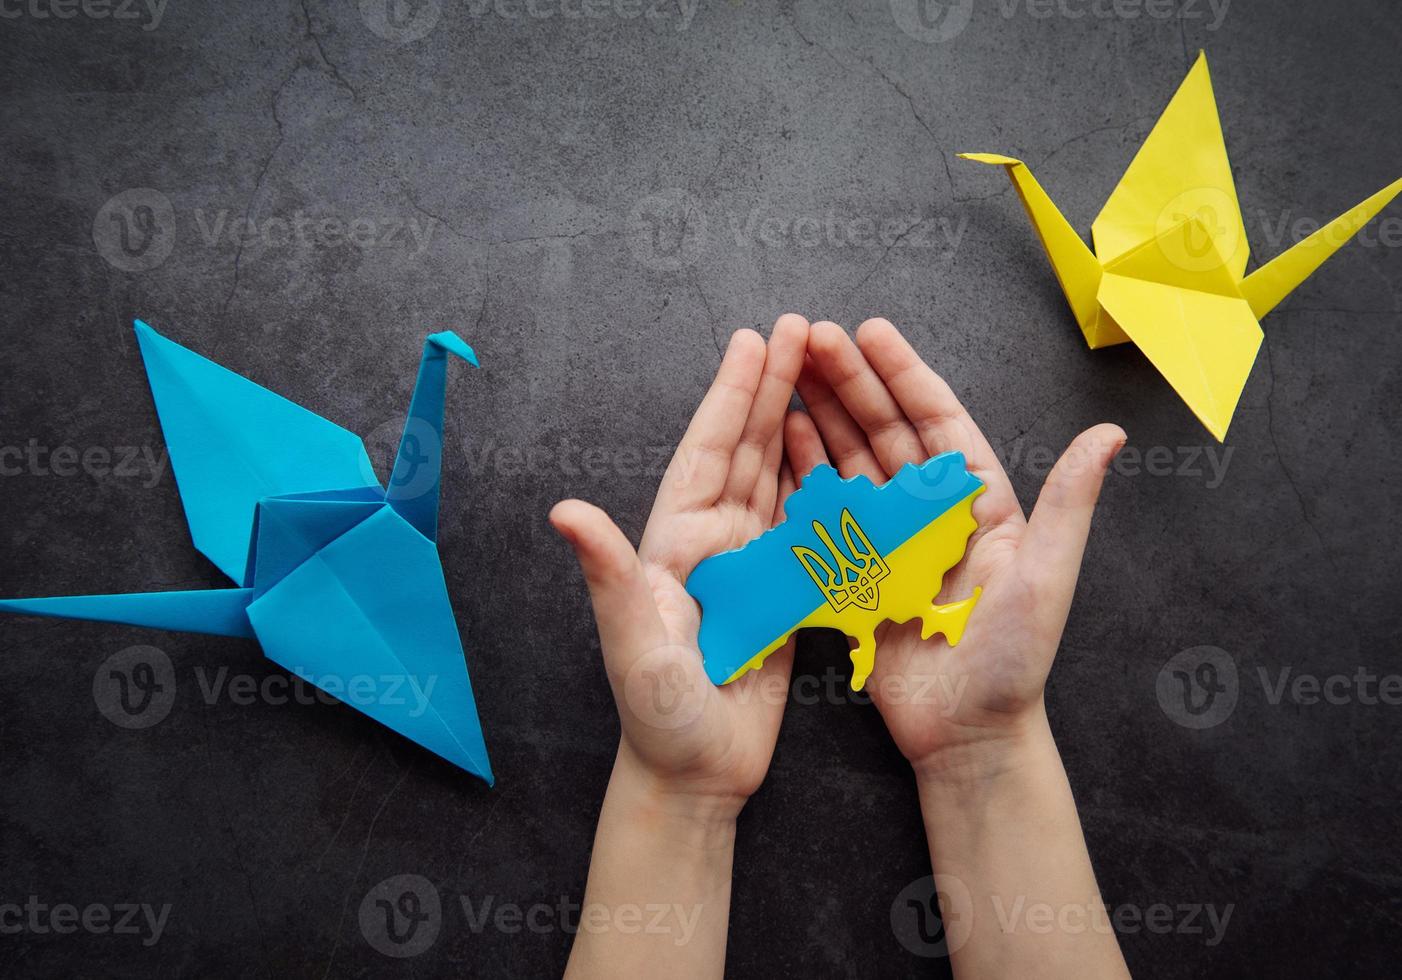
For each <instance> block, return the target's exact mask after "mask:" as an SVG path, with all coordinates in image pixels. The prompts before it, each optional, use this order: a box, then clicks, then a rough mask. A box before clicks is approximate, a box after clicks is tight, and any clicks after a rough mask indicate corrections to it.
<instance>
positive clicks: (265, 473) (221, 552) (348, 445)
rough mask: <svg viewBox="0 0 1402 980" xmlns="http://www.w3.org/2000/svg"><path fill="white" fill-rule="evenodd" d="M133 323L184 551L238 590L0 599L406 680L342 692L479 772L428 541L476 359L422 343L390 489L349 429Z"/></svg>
mask: <svg viewBox="0 0 1402 980" xmlns="http://www.w3.org/2000/svg"><path fill="white" fill-rule="evenodd" d="M136 335H137V339H138V341H139V342H140V345H141V356H142V358H143V360H144V361H145V364H146V374H147V377H148V378H149V379H150V382H151V392H152V394H153V395H154V396H155V400H156V412H157V414H158V415H159V416H160V420H161V429H162V430H163V432H164V433H165V438H166V445H167V448H168V450H169V453H170V459H171V465H172V467H173V468H174V470H175V476H176V482H177V485H178V487H179V490H180V499H181V501H182V502H183V503H184V506H185V516H186V519H187V520H188V521H189V524H190V534H191V536H192V537H193V538H194V542H195V547H196V548H198V549H199V550H200V551H201V552H202V553H203V554H204V555H205V556H206V557H208V558H209V560H210V561H212V562H214V564H215V565H217V566H219V568H220V570H221V571H223V572H224V574H226V575H227V576H229V578H231V579H233V580H234V581H235V582H237V583H239V587H238V588H232V589H213V590H202V591H192V592H142V593H133V594H127V595H90V596H59V597H55V598H49V599H11V600H0V611H8V612H15V613H29V614H33V615H37V616H60V617H65V618H71V619H94V620H103V621H107V622H116V623H128V624H131V625H134V626H151V627H155V628H157V629H168V630H184V631H188V632H192V633H211V634H215V635H219V636H245V637H250V638H256V639H257V640H258V641H259V642H260V643H261V644H262V646H263V651H264V653H265V654H266V655H267V656H268V657H269V659H271V660H272V661H274V662H275V663H277V664H279V665H281V666H282V667H284V668H285V669H287V670H289V671H291V672H292V673H294V674H296V675H298V676H299V677H302V678H303V679H305V680H306V681H308V682H310V683H312V684H315V685H316V686H317V687H320V688H322V689H323V690H328V692H329V693H331V694H336V695H343V694H344V692H345V683H346V681H347V679H348V678H353V677H363V676H368V677H370V678H376V679H392V680H393V681H394V682H396V683H397V684H398V685H399V686H402V685H403V684H404V683H405V682H406V681H407V683H408V685H409V687H410V689H412V690H414V695H413V696H404V695H402V694H401V695H399V696H388V694H387V695H386V696H383V697H370V698H353V699H350V700H349V701H348V702H347V703H350V704H351V706H352V707H354V708H356V709H357V710H358V711H361V712H364V713H365V714H367V715H369V716H370V717H371V718H374V719H375V720H376V721H378V722H380V723H381V724H383V725H388V726H389V727H390V728H393V729H394V730H395V731H397V732H399V733H400V734H402V735H405V736H407V737H409V738H411V739H413V740H414V741H415V742H417V743H419V744H420V745H422V746H423V747H424V748H426V749H428V750H430V751H432V752H434V753H437V754H438V755H440V756H442V757H443V758H444V759H447V760H448V761H450V762H452V763H454V764H456V765H458V766H461V767H462V768H463V769H466V770H467V771H468V772H471V773H473V774H475V775H477V776H480V777H481V778H482V779H484V780H486V782H487V784H488V785H491V784H492V782H493V778H492V768H491V764H490V763H489V762H488V760H487V749H486V745H485V743H484V742H483V739H482V725H481V722H480V721H479V720H478V717H477V706H476V702H475V701H474V700H473V697H472V682H471V680H469V678H468V674H467V665H466V662H465V660H464V658H463V649H462V640H461V639H460V638H459V636H458V630H457V625H456V622H455V621H454V618H453V608H452V606H451V604H450V603H449V601H448V589H447V585H446V583H445V582H444V580H443V568H442V564H441V562H440V560H439V557H438V548H437V545H436V544H435V539H436V536H437V527H438V495H439V483H440V480H439V474H440V469H439V468H440V465H441V456H442V453H441V447H442V436H443V399H444V389H445V385H446V377H447V362H448V355H449V354H455V355H457V356H458V357H461V358H462V359H463V360H465V361H467V362H468V363H469V364H472V365H473V366H476V365H477V355H476V354H475V353H474V352H473V350H472V348H471V347H469V346H468V345H467V344H465V343H463V341H462V340H461V339H460V338H459V337H458V336H457V334H455V333H453V332H452V331H444V332H443V333H435V334H431V335H430V336H429V337H428V339H427V340H426V341H425V343H424V351H423V359H422V361H421V362H420V364H419V376H418V381H417V382H416V384H415V387H414V396H413V401H412V402H411V404H410V406H409V418H408V420H407V421H406V423H405V426H404V434H403V436H402V438H401V440H400V443H399V452H398V455H397V456H396V458H395V462H394V469H393V471H392V473H391V475H390V479H389V489H388V490H385V489H383V488H382V487H381V486H380V485H379V481H378V480H377V479H376V478H375V475H374V468H373V466H372V465H371V463H370V458H369V456H367V455H366V452H365V445H364V443H362V442H361V441H360V438H359V437H358V436H356V435H355V434H353V433H351V432H347V431H346V430H345V429H342V428H341V427H340V426H338V425H335V424H333V423H331V422H328V421H327V420H326V419H324V418H321V417H320V416H319V415H316V414H314V413H312V412H310V411H308V410H307V409H305V408H302V407H301V406H300V405H296V404H294V403H292V402H290V401H288V400H287V399H285V398H283V397H282V396H280V395H277V394H274V393H273V392H271V391H269V390H267V389H266V388H262V387H260V386H258V385H256V384H254V383H253V382H251V381H249V380H248V379H246V378H243V377H240V376H239V375H237V374H234V373H233V372H232V371H229V370H227V369H226V368H223V367H220V366H219V365H218V364H215V363H214V362H213V361H210V360H207V359H206V358H203V357H201V356H199V355H198V354H196V353H194V352H193V351H190V350H187V349H186V348H184V347H181V346H180V345H179V344H177V343H175V342H173V341H171V340H168V339H166V338H165V337H162V336H161V335H160V334H158V333H156V331H155V330H153V329H151V328H150V327H149V326H147V325H146V324H145V323H142V322H141V321H140V320H138V321H136ZM328 680H334V682H335V683H334V686H335V687H336V688H337V689H336V690H331V689H330V687H328ZM425 705H426V707H425Z"/></svg>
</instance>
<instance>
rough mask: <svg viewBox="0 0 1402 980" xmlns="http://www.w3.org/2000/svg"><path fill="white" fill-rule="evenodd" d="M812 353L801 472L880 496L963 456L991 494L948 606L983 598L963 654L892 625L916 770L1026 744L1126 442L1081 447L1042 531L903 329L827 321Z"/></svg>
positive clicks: (902, 737) (907, 747) (798, 422)
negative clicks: (844, 480)
mask: <svg viewBox="0 0 1402 980" xmlns="http://www.w3.org/2000/svg"><path fill="white" fill-rule="evenodd" d="M809 355H810V356H809V358H808V360H807V362H806V363H805V365H804V368H803V371H802V374H801V375H800V377H799V379H798V383H797V387H798V392H799V395H800V397H801V398H802V399H803V402H804V404H805V406H806V407H807V409H808V414H806V415H805V414H803V413H798V412H795V413H792V414H791V415H790V416H789V418H788V420H787V422H786V425H785V448H786V452H787V456H788V460H789V464H790V466H791V468H792V471H793V472H794V473H795V474H798V475H799V476H803V475H806V474H807V473H808V472H809V471H810V470H811V469H812V468H813V467H814V466H815V465H817V464H819V463H823V462H828V461H829V459H830V460H831V461H832V462H833V464H834V465H835V466H836V467H837V469H838V472H839V473H841V475H842V476H844V477H852V476H856V475H857V474H865V475H866V476H867V477H869V478H870V479H871V480H872V482H873V483H876V484H877V485H880V484H882V483H884V482H885V481H886V480H888V479H890V477H891V476H893V475H894V474H895V472H896V471H897V470H899V469H900V467H901V466H902V465H904V464H905V463H920V462H923V461H924V460H925V459H928V458H929V457H931V456H934V455H936V454H938V453H942V452H947V451H950V450H956V451H959V452H962V453H963V454H964V456H965V459H966V461H967V464H968V467H969V469H970V470H971V471H972V472H973V473H974V474H975V475H977V476H978V477H979V478H980V479H981V480H983V482H984V484H985V486H986V488H987V489H986V490H985V491H984V493H982V494H981V495H980V496H979V497H978V498H977V499H976V500H975V501H974V509H973V513H974V518H975V519H976V520H977V521H978V530H977V531H976V532H975V533H974V535H973V537H972V538H971V539H970V541H969V546H968V549H967V551H966V554H965V558H964V560H963V561H962V562H961V563H960V564H959V565H958V566H956V567H955V568H954V569H953V570H951V571H950V572H949V573H948V574H947V575H946V577H945V579H944V583H943V588H942V590H941V593H940V595H939V597H938V599H937V601H938V602H952V601H955V600H958V599H964V598H967V597H968V596H969V595H971V594H972V592H973V590H974V587H975V586H980V587H982V590H983V592H982V596H981V598H980V599H979V602H978V605H977V606H976V607H975V609H974V611H973V614H972V615H971V617H970V619H969V623H968V627H967V629H966V630H965V632H964V635H963V638H962V639H961V640H960V642H959V645H958V646H957V647H951V646H950V645H949V644H948V643H947V642H946V641H945V640H944V638H943V637H939V636H936V637H933V638H931V639H929V640H922V639H921V638H920V622H919V620H914V621H912V622H909V623H905V624H900V625H897V624H893V623H886V624H884V625H883V626H881V627H880V628H879V629H878V631H877V634H876V641H877V652H876V663H875V667H874V669H873V671H872V674H871V678H870V680H869V682H868V683H869V685H870V688H871V697H872V700H873V702H874V703H875V704H876V706H877V708H878V709H879V710H880V711H881V714H882V717H883V718H884V719H885V721H886V724H887V727H888V728H889V729H890V731H891V735H892V737H893V738H894V739H895V741H896V744H897V745H898V746H899V747H900V749H901V751H902V752H903V753H904V754H905V756H906V758H907V759H909V760H910V761H911V762H912V763H913V764H915V765H916V766H917V767H919V766H922V765H927V764H928V765H933V764H935V761H934V760H936V759H937V758H938V759H940V760H950V759H951V756H953V758H954V762H953V763H952V764H957V752H958V751H959V750H960V749H964V748H975V747H977V746H978V745H979V744H981V743H984V742H986V741H987V740H990V739H998V738H1001V737H1004V736H1006V735H1009V734H1016V733H1017V731H1018V730H1019V729H1020V728H1021V727H1023V726H1024V725H1026V724H1028V723H1030V722H1032V721H1034V720H1036V719H1037V717H1038V716H1039V715H1040V714H1041V711H1042V690H1043V687H1044V685H1045V683H1046V679H1047V674H1048V672H1049V671H1050V669H1051V664H1052V660H1053V658H1054V657H1055V655H1056V649H1057V646H1058V644H1059V643H1060V642H1061V632H1062V629H1063V628H1064V626H1065V624H1066V615H1067V612H1068V610H1069V609H1070V606H1071V598H1072V594H1073V592H1074V591H1075V587H1076V578H1077V575H1078V574H1079V571H1080V565H1081V556H1082V553H1083V551H1084V548H1085V542H1086V536H1087V534H1088V533H1089V530H1090V521H1091V514H1092V512H1093V510H1094V508H1095V501H1096V498H1097V497H1098V495H1099V493H1100V485H1101V482H1102V480H1103V478H1104V475H1105V469H1106V467H1107V466H1108V465H1109V462H1110V460H1111V459H1113V458H1114V455H1115V453H1117V452H1118V451H1119V449H1120V447H1121V446H1122V445H1123V444H1124V440H1125V436H1124V433H1123V432H1122V431H1121V430H1120V429H1119V427H1118V426H1114V425H1100V426H1096V427H1095V428H1093V429H1090V430H1089V431H1087V432H1084V433H1082V434H1081V435H1080V436H1079V437H1077V439H1076V440H1075V441H1074V442H1073V443H1072V444H1071V447H1070V448H1069V449H1068V450H1067V451H1066V453H1065V454H1064V455H1063V456H1062V457H1061V459H1060V461H1059V462H1058V463H1057V465H1056V466H1055V468H1054V469H1053V470H1052V472H1051V474H1050V475H1049V476H1048V478H1047V481H1046V485H1045V486H1044V487H1043V489H1042V493H1041V496H1040V497H1039V498H1038V501H1037V505H1036V507H1035V508H1034V510H1033V513H1032V517H1031V519H1030V520H1028V519H1026V518H1025V517H1024V516H1023V513H1022V508H1021V507H1020V506H1019V505H1018V502H1017V496H1016V495H1015V493H1014V492H1013V488H1012V485H1011V483H1009V481H1008V477H1007V474H1006V473H1005V472H1004V471H1003V467H1002V465H1001V464H1000V463H999V461H998V458H997V456H996V455H995V454H994V452H993V449H992V447H991V446H990V445H989V444H988V440H987V439H985V438H984V436H983V434H982V433H981V432H980V431H979V429H978V426H977V425H975V424H974V421H973V419H972V418H970V417H969V413H968V412H967V411H966V410H965V409H964V406H963V405H961V404H960V403H959V400H958V399H957V398H956V397H955V396H954V393H953V392H952V391H951V390H950V388H949V385H948V384H946V383H945V381H944V380H943V379H942V378H940V377H939V375H937V374H936V373H935V372H934V371H932V370H931V369H930V368H929V367H928V366H927V365H926V364H925V363H924V362H923V361H922V360H921V359H920V357H919V355H917V354H916V353H915V351H914V350H913V349H912V348H911V346H910V345H909V344H908V343H907V342H906V341H905V339H904V338H903V337H902V336H901V335H900V333H899V332H898V331H897V330H896V329H895V327H893V326H892V325H891V324H890V323H888V322H886V321H885V320H868V321H867V322H866V323H864V324H862V326H861V327H860V328H859V329H858V331H857V339H856V342H855V343H853V341H852V339H851V338H849V337H848V336H847V334H846V333H845V332H844V331H843V330H842V328H841V327H839V326H837V325H836V324H832V323H817V324H814V325H813V328H812V334H811V337H810V341H809ZM937 572H938V570H937V569H932V576H933V574H935V573H937ZM932 581H933V578H932ZM947 750H953V752H952V753H951V752H950V751H947Z"/></svg>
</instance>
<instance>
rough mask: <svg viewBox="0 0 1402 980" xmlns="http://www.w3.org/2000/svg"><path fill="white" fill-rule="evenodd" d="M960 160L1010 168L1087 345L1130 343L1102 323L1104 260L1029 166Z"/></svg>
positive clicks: (989, 156) (992, 156)
mask: <svg viewBox="0 0 1402 980" xmlns="http://www.w3.org/2000/svg"><path fill="white" fill-rule="evenodd" d="M959 158H960V159H961V160H972V161H974V162H975V163H987V164H990V165H1000V166H1003V167H1006V168H1007V171H1008V177H1009V179H1011V180H1012V182H1013V187H1014V188H1016V189H1017V193H1018V197H1020V198H1022V206H1023V207H1024V208H1025V209H1026V210H1027V216H1028V218H1030V219H1031V221H1032V226H1033V227H1034V228H1036V229H1037V235H1038V237H1040V238H1041V240H1042V247H1043V248H1045V249H1046V252H1047V258H1049V259H1050V260H1051V265H1052V270H1053V271H1054V272H1055V273H1056V279H1057V281H1058V282H1059V283H1061V291H1062V292H1063V293H1065V294H1066V301H1067V302H1068V303H1070V304H1071V311H1072V312H1073V313H1074V314H1075V315H1076V323H1077V324H1079V325H1080V328H1081V332H1082V333H1083V334H1085V337H1086V342H1087V343H1088V344H1090V346H1091V347H1092V348H1095V347H1107V346H1109V345H1110V344H1112V343H1118V344H1122V343H1124V342H1125V341H1127V340H1128V339H1129V338H1128V337H1126V336H1125V335H1124V334H1123V332H1121V331H1120V330H1119V328H1118V327H1116V326H1115V325H1114V324H1113V323H1109V324H1106V325H1103V326H1102V320H1103V319H1106V318H1103V317H1102V316H1101V310H1100V303H1099V302H1098V301H1097V300H1096V294H1097V292H1098V291H1099V289H1100V275H1101V272H1102V271H1103V270H1102V267H1101V265H1100V260H1099V259H1097V258H1096V257H1095V253H1094V252H1092V251H1091V250H1090V248H1089V247H1088V246H1087V245H1086V243H1085V242H1084V241H1082V240H1081V236H1080V235H1078V234H1076V229H1075V228H1072V227H1071V222H1069V221H1067V220H1066V216H1065V215H1064V214H1062V213H1061V209H1060V208H1058V207H1057V206H1056V205H1055V204H1054V203H1053V202H1052V199H1051V198H1050V197H1049V196H1048V195H1047V192H1046V191H1044V190H1042V185H1041V184H1039V183H1037V178H1036V177H1033V176H1032V171H1031V170H1028V169H1027V164H1025V163H1023V162H1022V161H1021V160H1017V159H1014V158H1013V157H1005V156H1001V155H999V154H997V153H961V154H959Z"/></svg>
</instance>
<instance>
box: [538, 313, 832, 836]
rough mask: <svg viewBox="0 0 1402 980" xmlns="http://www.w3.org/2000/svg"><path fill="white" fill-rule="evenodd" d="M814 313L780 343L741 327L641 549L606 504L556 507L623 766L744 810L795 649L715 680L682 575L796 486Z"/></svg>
mask: <svg viewBox="0 0 1402 980" xmlns="http://www.w3.org/2000/svg"><path fill="white" fill-rule="evenodd" d="M807 342H808V323H807V321H806V320H804V319H803V318H802V317H798V316H793V315H788V316H784V317H781V318H780V319H779V321H778V322H777V323H776V324H775V326H774V331H773V334H772V336H771V338H770V342H769V344H768V345H767V347H766V345H765V342H764V340H763V339H762V338H761V337H760V336H759V335H758V334H756V333H755V332H754V331H752V330H742V331H739V332H737V333H736V334H735V335H734V336H733V337H732V338H731V342H730V346H729V348H728V349H727V350H726V353H725V357H724V358H723V360H722V362H721V366H720V369H719V371H718V372H717V374H716V379H715V382H714V383H713V384H712V386H711V389H710V391H709V392H708V393H707V394H706V397H705V398H704V399H703V401H702V402H701V405H700V407H699V408H698V409H697V410H696V415H695V417H694V418H693V419H692V421H691V425H690V426H689V427H688V428H687V431H686V434H685V435H684V436H683V437H682V440H681V442H680V444H679V445H678V446H677V451H676V454H675V455H674V456H673V458H672V461H671V463H670V464H669V466H668V467H667V472H666V474H665V475H664V476H663V478H662V484H661V486H660V488H659V489H658V492H657V499H656V501H655V503H654V504H653V509H652V514H651V516H650V517H649V518H648V523H647V528H646V530H645V531H644V532H643V538H642V543H641V545H640V546H639V548H638V551H637V552H636V553H635V552H634V551H633V548H632V545H630V544H629V542H628V539H627V538H626V537H625V536H624V535H623V533H622V532H621V531H620V530H619V529H618V528H617V527H616V526H615V525H614V523H613V522H612V521H611V520H610V519H609V518H608V516H607V515H606V514H605V513H604V512H603V511H602V510H600V509H599V508H597V507H594V506H592V505H590V504H586V503H583V502H582V501H578V500H567V501H563V502H562V503H560V504H558V505H556V507H555V509H554V510H553V511H552V512H551V515H550V516H551V521H552V522H553V523H554V525H555V527H556V528H557V529H558V530H559V531H560V533H561V534H563V535H564V536H565V538H566V539H567V540H568V541H569V542H570V543H571V544H572V545H573V546H574V549H575V553H576V555H577V557H578V558H579V562H580V566H581V568H582V569H583V571H584V576H585V579H586V580H587V582H588V584H589V592H590V596H591V599H592V601H593V605H594V615H595V618H596V619H597V621H598V626H599V639H600V643H601V646H602V648H603V656H604V665H605V668H606V670H607V672H608V677H609V683H610V685H611V686H612V688H613V693H614V700H615V701H616V702H617V705H618V713H619V717H620V719H621V721H622V728H623V734H622V741H621V744H620V749H619V755H620V761H621V763H622V764H624V765H627V766H629V767H631V768H632V769H635V770H637V771H639V772H640V773H641V774H642V775H644V776H645V777H647V778H648V779H650V780H651V781H653V782H654V783H656V784H658V785H660V786H661V787H662V788H665V789H668V790H676V791H680V792H685V793H687V794H693V795H697V796H706V797H710V798H713V799H715V800H718V801H721V802H722V803H723V804H725V805H731V806H733V807H735V808H736V809H738V807H739V806H740V805H743V803H744V800H745V799H746V798H747V797H748V796H749V795H750V794H751V793H753V792H754V791H755V789H757V788H758V786H759V784H760V782H761V781H762V780H763V778H764V774H765V773H766V772H767V771H768V768H769V762H770V759H771V757H772V756H773V752H774V743H775V741H776V739H777V737H778V733H779V723H780V720H781V718H782V715H783V709H784V704H785V701H786V695H787V690H788V682H789V673H790V670H791V667H792V663H793V649H792V646H791V645H790V646H788V647H786V648H785V649H783V650H780V651H778V652H776V653H775V654H774V655H773V656H772V657H770V659H769V661H768V662H767V663H766V665H765V667H766V669H765V670H764V671H762V672H752V673H751V674H749V675H747V676H746V677H744V678H742V679H740V680H738V681H736V682H735V683H733V684H728V685H726V686H725V687H721V688H718V687H716V686H715V685H713V684H712V683H711V682H710V680H709V679H708V678H707V676H706V673H705V670H704V669H703V667H702V663H701V654H700V651H699V650H698V649H697V645H696V640H697V630H698V627H699V625H700V611H699V609H698V607H697V605H696V601H695V600H694V599H692V598H691V596H690V595H689V594H687V592H686V588H685V585H684V583H685V582H686V579H687V577H688V576H689V575H690V574H691V572H692V570H693V569H694V568H695V567H696V565H697V564H698V563H699V562H700V561H701V560H702V559H703V558H706V557H708V556H710V555H713V554H716V553H717V552H721V551H726V550H729V549H732V548H738V547H740V546H741V545H743V544H745V543H746V542H747V541H749V540H751V539H752V538H755V537H757V536H758V535H759V534H760V533H761V532H763V531H765V530H767V529H769V528H770V527H772V526H773V525H774V523H775V522H776V519H777V517H778V515H781V514H782V506H783V498H784V497H785V496H787V494H788V492H790V491H791V490H792V488H793V481H792V478H791V477H790V476H789V475H788V473H787V470H786V468H785V467H784V465H783V457H784V453H783V443H782V439H783V428H784V416H785V413H786V412H787V410H788V406H789V401H790V399H791V397H792V395H793V391H794V382H795V379H796V378H797V376H798V373H799V369H800V368H801V367H802V365H803V359H804V351H805V348H806V346H807Z"/></svg>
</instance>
